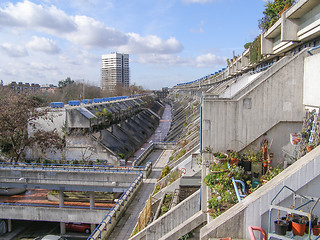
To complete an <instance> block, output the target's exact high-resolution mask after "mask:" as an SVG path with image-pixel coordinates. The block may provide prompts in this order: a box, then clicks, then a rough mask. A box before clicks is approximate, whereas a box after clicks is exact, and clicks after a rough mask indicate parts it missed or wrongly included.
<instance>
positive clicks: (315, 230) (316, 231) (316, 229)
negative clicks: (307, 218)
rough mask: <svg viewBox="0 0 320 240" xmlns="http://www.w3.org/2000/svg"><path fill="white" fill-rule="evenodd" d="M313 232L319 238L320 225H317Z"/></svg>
mask: <svg viewBox="0 0 320 240" xmlns="http://www.w3.org/2000/svg"><path fill="white" fill-rule="evenodd" d="M312 232H313V235H315V236H318V235H319V234H320V224H318V225H315V226H314V227H313V228H312Z"/></svg>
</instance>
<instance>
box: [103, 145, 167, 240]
mask: <svg viewBox="0 0 320 240" xmlns="http://www.w3.org/2000/svg"><path fill="white" fill-rule="evenodd" d="M159 153H160V154H159ZM171 153H172V150H155V151H153V152H152V153H151V154H150V155H149V157H148V158H150V160H154V159H155V156H157V155H158V158H157V159H156V161H155V164H154V165H153V168H152V173H151V174H150V175H149V178H148V179H144V181H143V184H142V186H141V187H140V189H139V190H138V192H137V194H136V196H135V198H134V199H133V201H132V203H131V204H130V206H129V207H128V209H127V211H126V212H125V213H124V215H123V216H122V218H121V220H120V221H119V222H118V224H117V226H116V227H115V229H114V230H113V232H112V233H111V235H110V237H109V238H108V239H110V240H111V239H112V240H116V239H129V238H130V235H131V233H132V231H133V229H134V227H135V225H136V223H137V220H138V217H139V214H140V212H141V211H142V209H143V208H144V206H145V203H146V201H147V200H148V198H149V195H150V194H152V192H153V189H154V186H155V183H156V182H157V179H158V178H159V177H160V174H161V170H162V168H163V167H165V166H166V164H167V162H168V160H169V157H170V156H171Z"/></svg>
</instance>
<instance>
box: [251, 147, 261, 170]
mask: <svg viewBox="0 0 320 240" xmlns="http://www.w3.org/2000/svg"><path fill="white" fill-rule="evenodd" d="M261 154H262V153H261V151H259V152H257V153H256V154H251V155H250V161H251V171H252V172H253V173H257V174H259V175H261V173H262V163H261V158H262V156H261Z"/></svg>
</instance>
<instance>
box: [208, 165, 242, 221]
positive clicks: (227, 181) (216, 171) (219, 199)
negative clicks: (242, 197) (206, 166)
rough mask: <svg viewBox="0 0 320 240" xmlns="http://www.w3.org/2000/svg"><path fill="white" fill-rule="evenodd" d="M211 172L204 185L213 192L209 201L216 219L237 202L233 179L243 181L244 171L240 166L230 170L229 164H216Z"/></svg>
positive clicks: (210, 210) (210, 209) (209, 206)
mask: <svg viewBox="0 0 320 240" xmlns="http://www.w3.org/2000/svg"><path fill="white" fill-rule="evenodd" d="M210 170H211V172H210V174H208V175H207V176H206V177H205V178H204V183H205V184H206V185H207V186H208V187H209V188H210V189H211V190H212V192H213V194H212V195H211V198H210V199H209V200H208V208H209V212H210V214H211V216H212V217H214V218H215V217H217V216H219V215H220V214H221V213H223V212H224V211H226V210H227V209H229V208H230V207H231V206H233V205H234V204H235V203H236V202H237V197H236V194H235V191H234V188H233V184H232V177H234V178H236V179H241V178H242V176H243V173H244V171H243V169H242V168H241V167H238V166H231V167H230V168H228V165H227V163H224V164H222V163H215V164H213V165H212V166H211V167H210Z"/></svg>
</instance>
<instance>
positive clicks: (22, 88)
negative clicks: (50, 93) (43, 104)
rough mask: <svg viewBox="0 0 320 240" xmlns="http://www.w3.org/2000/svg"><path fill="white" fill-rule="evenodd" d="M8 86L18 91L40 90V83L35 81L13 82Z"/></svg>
mask: <svg viewBox="0 0 320 240" xmlns="http://www.w3.org/2000/svg"><path fill="white" fill-rule="evenodd" d="M8 87H9V88H10V89H11V90H12V91H13V92H16V93H23V92H37V91H39V90H40V85H39V84H35V83H31V84H30V83H23V82H18V83H16V82H11V83H10V84H8Z"/></svg>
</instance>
